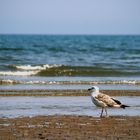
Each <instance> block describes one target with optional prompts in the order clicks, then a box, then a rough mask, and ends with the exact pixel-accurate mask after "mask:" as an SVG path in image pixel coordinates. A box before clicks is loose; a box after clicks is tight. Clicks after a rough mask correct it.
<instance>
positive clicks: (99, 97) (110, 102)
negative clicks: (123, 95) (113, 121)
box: [88, 86, 130, 117]
mask: <svg viewBox="0 0 140 140" xmlns="http://www.w3.org/2000/svg"><path fill="white" fill-rule="evenodd" d="M88 90H89V91H91V99H92V102H93V103H94V104H95V105H96V106H98V107H101V108H102V111H101V115H100V117H103V111H104V109H105V112H106V117H107V116H108V115H107V107H114V108H123V109H125V107H130V106H127V105H124V104H122V103H121V102H120V101H118V100H116V99H114V98H112V97H110V96H108V95H106V94H103V93H100V92H99V87H97V86H93V87H91V88H89V89H88Z"/></svg>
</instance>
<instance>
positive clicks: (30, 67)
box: [15, 64, 61, 71]
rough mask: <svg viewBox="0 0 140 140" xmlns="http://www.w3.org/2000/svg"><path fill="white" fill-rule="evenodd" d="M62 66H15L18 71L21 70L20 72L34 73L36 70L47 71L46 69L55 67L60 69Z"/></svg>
mask: <svg viewBox="0 0 140 140" xmlns="http://www.w3.org/2000/svg"><path fill="white" fill-rule="evenodd" d="M59 66H61V65H55V64H54V65H48V64H45V65H36V66H32V65H19V66H15V67H16V68H17V69H20V70H32V71H35V70H45V69H46V68H48V69H49V68H53V67H59Z"/></svg>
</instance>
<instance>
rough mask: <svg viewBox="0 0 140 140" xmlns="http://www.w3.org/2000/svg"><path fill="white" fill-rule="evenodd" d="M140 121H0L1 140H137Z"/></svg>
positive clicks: (117, 118) (38, 118)
mask: <svg viewBox="0 0 140 140" xmlns="http://www.w3.org/2000/svg"><path fill="white" fill-rule="evenodd" d="M139 131H140V117H128V116H110V117H108V118H98V117H92V116H65V115H62V116H59V115H54V116H36V117H33V118H29V117H25V118H14V119H7V118H1V119H0V140H41V139H44V140H87V139H88V140H99V139H105V140H128V139H131V140H138V139H140V133H139Z"/></svg>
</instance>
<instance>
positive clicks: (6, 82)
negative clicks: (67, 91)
mask: <svg viewBox="0 0 140 140" xmlns="http://www.w3.org/2000/svg"><path fill="white" fill-rule="evenodd" d="M0 84H42V85H43V84H47V85H52V84H56V85H86V84H106V85H107V84H120V85H121V84H130V85H139V84H140V80H136V81H130V80H128V81H127V80H122V81H117V80H116V81H38V80H35V81H19V80H11V79H7V80H0Z"/></svg>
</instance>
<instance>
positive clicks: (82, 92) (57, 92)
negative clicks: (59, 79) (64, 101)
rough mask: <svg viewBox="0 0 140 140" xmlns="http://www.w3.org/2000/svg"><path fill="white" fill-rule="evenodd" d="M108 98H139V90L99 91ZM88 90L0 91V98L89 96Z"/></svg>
mask: <svg viewBox="0 0 140 140" xmlns="http://www.w3.org/2000/svg"><path fill="white" fill-rule="evenodd" d="M101 92H102V93H105V94H108V95H109V96H140V90H101ZM89 95H90V93H89V91H88V90H0V96H89Z"/></svg>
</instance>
